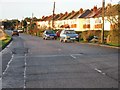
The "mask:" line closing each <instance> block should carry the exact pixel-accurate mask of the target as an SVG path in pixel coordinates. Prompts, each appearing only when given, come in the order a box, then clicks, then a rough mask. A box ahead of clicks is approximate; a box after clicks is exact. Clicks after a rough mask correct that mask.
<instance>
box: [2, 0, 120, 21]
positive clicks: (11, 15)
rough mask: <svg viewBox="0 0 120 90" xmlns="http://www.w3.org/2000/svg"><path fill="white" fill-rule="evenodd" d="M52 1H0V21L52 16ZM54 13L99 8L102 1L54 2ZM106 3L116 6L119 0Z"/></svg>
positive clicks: (71, 0)
mask: <svg viewBox="0 0 120 90" xmlns="http://www.w3.org/2000/svg"><path fill="white" fill-rule="evenodd" d="M53 1H54V0H0V19H19V20H21V19H23V18H25V17H32V13H34V16H35V17H37V18H41V17H42V16H43V15H45V16H47V15H50V14H52V9H53ZM55 2H56V10H55V13H64V12H66V11H68V12H71V11H72V10H75V11H77V10H79V9H80V8H83V9H91V8H93V7H94V6H96V5H97V6H98V7H101V6H102V0H76V1H75V0H55ZM105 2H106V4H107V3H112V4H117V3H118V2H119V0H105Z"/></svg>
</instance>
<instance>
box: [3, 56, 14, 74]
mask: <svg viewBox="0 0 120 90" xmlns="http://www.w3.org/2000/svg"><path fill="white" fill-rule="evenodd" d="M13 58H14V54H13V55H12V58H11V59H10V61H9V62H8V64H7V67H6V69H5V71H4V72H3V75H4V74H5V73H6V71H7V70H8V68H9V67H10V63H11V62H12V61H13Z"/></svg>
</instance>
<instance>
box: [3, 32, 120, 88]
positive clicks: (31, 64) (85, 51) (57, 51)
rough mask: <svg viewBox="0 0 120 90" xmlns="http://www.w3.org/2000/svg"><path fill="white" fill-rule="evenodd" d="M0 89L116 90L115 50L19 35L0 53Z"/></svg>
mask: <svg viewBox="0 0 120 90" xmlns="http://www.w3.org/2000/svg"><path fill="white" fill-rule="evenodd" d="M2 74H3V75H2V88H118V49H113V48H107V47H100V46H93V45H87V44H81V43H77V42H75V43H61V42H60V41H57V40H43V39H42V38H40V37H36V36H30V35H26V34H20V36H19V37H18V36H13V41H12V42H11V43H10V45H9V46H7V48H6V49H4V50H3V51H2Z"/></svg>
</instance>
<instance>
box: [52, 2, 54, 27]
mask: <svg viewBox="0 0 120 90" xmlns="http://www.w3.org/2000/svg"><path fill="white" fill-rule="evenodd" d="M54 16H55V1H54V4H53V18H52V19H53V20H52V28H54Z"/></svg>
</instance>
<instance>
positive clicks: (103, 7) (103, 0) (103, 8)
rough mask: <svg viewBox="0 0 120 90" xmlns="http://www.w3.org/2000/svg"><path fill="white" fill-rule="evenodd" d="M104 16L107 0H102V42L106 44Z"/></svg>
mask: <svg viewBox="0 0 120 90" xmlns="http://www.w3.org/2000/svg"><path fill="white" fill-rule="evenodd" d="M104 17H105V0H102V32H101V43H102V44H104Z"/></svg>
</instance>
